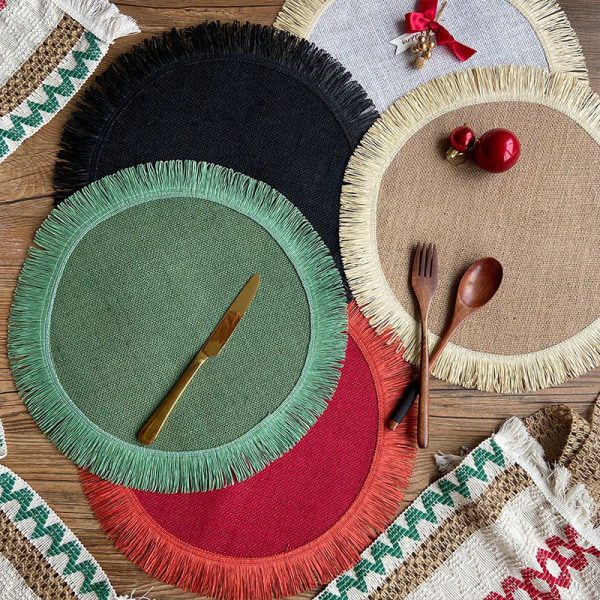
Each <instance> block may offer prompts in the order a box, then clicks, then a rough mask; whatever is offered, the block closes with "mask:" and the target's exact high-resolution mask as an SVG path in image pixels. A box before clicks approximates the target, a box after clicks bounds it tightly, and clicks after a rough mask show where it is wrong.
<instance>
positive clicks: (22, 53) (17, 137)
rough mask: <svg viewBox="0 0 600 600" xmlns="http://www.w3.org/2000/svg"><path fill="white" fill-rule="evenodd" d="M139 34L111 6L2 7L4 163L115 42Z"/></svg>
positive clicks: (98, 1)
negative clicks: (129, 35)
mask: <svg viewBox="0 0 600 600" xmlns="http://www.w3.org/2000/svg"><path fill="white" fill-rule="evenodd" d="M138 31H139V29H138V27H137V25H136V24H135V21H134V20H133V19H131V18H130V17H126V16H125V15H122V14H121V13H120V12H119V11H118V9H117V7H116V6H115V5H114V4H111V3H110V2H108V0H85V1H82V2H80V1H76V0H5V1H3V2H0V162H2V161H3V160H4V159H5V158H6V157H7V156H8V155H9V154H11V153H12V152H14V151H15V150H16V149H17V148H18V147H19V146H20V145H21V143H22V142H23V141H24V140H25V139H26V138H28V137H29V136H31V135H32V134H33V133H35V132H36V131H37V130H38V129H39V128H40V127H42V126H43V125H45V124H46V123H48V121H50V120H51V119H52V117H54V115H55V114H56V113H57V112H58V111H59V110H60V109H61V108H62V107H63V106H65V104H66V103H67V102H68V101H69V100H70V99H71V98H72V97H73V95H74V94H75V92H77V90H78V89H79V88H80V87H81V86H82V85H83V83H84V82H85V80H86V79H87V78H88V77H89V76H90V75H91V74H92V73H93V72H94V71H95V69H96V67H97V66H98V64H99V63H100V61H101V60H102V58H103V57H104V55H105V54H106V52H107V51H108V48H109V46H110V44H112V43H113V42H114V40H115V39H116V38H119V37H121V36H124V35H128V34H130V33H136V32H138Z"/></svg>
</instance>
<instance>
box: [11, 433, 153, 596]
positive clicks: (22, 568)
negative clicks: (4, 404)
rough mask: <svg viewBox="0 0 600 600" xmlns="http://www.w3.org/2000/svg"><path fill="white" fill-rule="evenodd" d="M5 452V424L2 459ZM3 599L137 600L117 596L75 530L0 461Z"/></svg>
mask: <svg viewBox="0 0 600 600" xmlns="http://www.w3.org/2000/svg"><path fill="white" fill-rule="evenodd" d="M5 457H6V441H5V437H4V430H3V428H2V424H1V423H0V458H5ZM0 598H2V600H127V599H130V600H133V596H118V595H117V593H116V592H115V590H114V588H113V587H112V585H111V583H110V581H109V580H108V578H107V576H106V574H105V573H104V571H103V570H102V568H101V567H100V565H99V564H98V563H97V562H96V560H95V559H94V557H93V556H92V555H91V554H90V553H89V552H88V551H87V550H86V548H85V547H84V546H83V544H82V543H81V542H80V541H79V539H78V538H77V537H76V536H75V534H74V533H73V532H72V531H71V530H70V529H69V528H68V527H67V526H66V525H65V524H64V523H63V521H62V520H61V519H60V517H59V516H58V515H57V514H56V513H55V512H54V511H53V510H52V509H51V508H50V507H49V506H48V504H46V502H45V501H44V499H43V498H42V497H40V496H39V495H38V494H37V493H36V492H35V490H33V489H32V488H31V486H29V484H28V483H26V482H25V481H23V479H21V478H20V477H19V476H18V475H17V474H16V473H13V471H11V470H10V469H9V468H7V467H6V466H4V465H0ZM144 598H146V600H148V597H147V596H144ZM140 600H142V599H141V598H140Z"/></svg>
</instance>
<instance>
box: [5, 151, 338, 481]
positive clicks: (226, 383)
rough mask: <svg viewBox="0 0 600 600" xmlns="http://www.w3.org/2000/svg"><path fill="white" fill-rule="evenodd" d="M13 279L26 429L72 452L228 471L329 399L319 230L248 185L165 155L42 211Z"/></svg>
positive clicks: (155, 473)
mask: <svg viewBox="0 0 600 600" xmlns="http://www.w3.org/2000/svg"><path fill="white" fill-rule="evenodd" d="M34 242H35V244H36V246H37V247H32V248H31V249H30V252H29V256H28V258H27V260H26V261H25V265H24V267H23V271H22V273H21V276H20V279H19V285H18V286H17V289H16V291H15V297H14V302H13V306H12V309H11V317H10V328H9V357H10V359H11V368H12V372H13V375H14V378H15V382H16V384H17V389H18V390H19V392H20V393H21V394H22V395H23V398H24V400H25V403H26V405H27V408H28V409H29V411H30V412H31V414H32V416H33V418H34V419H35V420H36V422H37V423H38V425H39V426H40V428H41V429H42V430H43V431H44V432H45V433H47V434H48V436H49V437H50V439H51V440H52V441H53V442H54V443H55V444H56V445H57V446H58V448H59V449H60V450H62V451H63V452H65V453H66V454H67V455H68V456H69V457H70V458H72V460H74V461H75V462H76V463H77V464H78V465H79V466H81V467H84V468H88V469H90V471H92V472H93V473H95V474H96V475H98V476H100V477H103V478H105V479H108V480H110V481H112V482H113V483H118V484H123V485H127V486H129V487H135V488H140V489H145V490H155V491H162V492H175V491H198V490H202V491H204V490H209V489H214V488H219V487H223V486H225V485H230V484H232V483H234V482H235V481H240V480H243V479H246V478H247V477H249V476H251V475H252V474H254V473H256V472H258V471H259V470H261V469H262V468H263V467H265V466H266V465H267V464H268V463H269V462H271V461H272V460H274V459H276V458H278V457H279V456H281V455H282V454H283V453H284V452H286V451H287V450H289V449H290V448H291V447H292V446H293V445H294V444H295V443H296V442H298V441H299V440H300V439H301V437H302V436H303V435H304V434H305V433H306V432H307V431H308V429H309V428H310V427H311V426H312V425H313V424H314V423H315V421H316V419H317V417H318V416H319V415H320V414H321V413H322V412H323V410H324V409H325V407H326V406H327V401H328V400H329V398H330V397H331V395H332V394H333V392H334V391H335V388H336V385H337V381H338V378H339V367H340V365H341V363H342V361H343V358H344V351H345V345H346V335H345V330H346V313H345V297H344V292H343V289H342V285H341V281H340V277H339V274H338V271H337V270H336V269H335V267H334V263H333V260H332V258H331V256H330V255H329V253H328V251H327V249H326V247H325V245H324V244H323V242H322V241H321V239H320V238H319V236H318V235H317V234H316V232H315V231H314V230H313V229H312V227H311V226H310V225H309V223H308V222H307V221H306V220H305V219H304V217H303V216H302V215H301V213H300V212H299V211H298V210H297V209H296V208H295V207H294V206H293V205H292V204H291V203H289V202H288V201H287V200H286V199H285V198H284V197H283V196H282V195H281V194H279V193H278V192H276V191H275V190H273V189H272V188H270V187H269V186H267V185H266V184H264V183H260V182H257V181H256V180H253V179H251V178H249V177H246V176H244V175H241V174H238V173H235V172H233V171H231V170H229V169H225V168H223V167H218V166H215V165H210V164H207V163H195V162H185V163H183V162H180V161H174V162H166V163H156V164H155V165H142V166H139V167H133V168H130V169H125V170H123V171H120V172H119V173H117V174H115V175H111V176H108V177H105V178H104V179H102V180H100V181H99V182H96V183H93V184H91V185H89V186H88V187H87V188H84V189H83V190H81V191H80V192H77V193H76V194H74V195H73V196H71V197H70V198H69V199H68V200H67V201H66V202H65V203H64V204H62V205H61V206H60V207H59V208H57V209H55V210H54V211H53V212H52V213H51V214H50V216H49V217H48V219H47V220H46V221H45V222H44V223H43V224H42V226H41V228H40V230H39V231H38V232H37V234H36V237H35V239H34ZM253 273H259V274H260V275H261V283H260V286H259V289H258V292H257V294H256V297H255V299H254V301H253V302H252V304H251V306H250V308H249V309H248V311H247V313H246V315H245V316H244V318H243V319H242V321H241V323H240V325H239V326H238V327H237V329H236V331H235V332H234V333H233V335H232V337H231V339H230V340H229V341H228V343H227V344H226V346H225V347H224V349H223V351H222V352H221V353H220V354H219V355H218V356H217V357H214V358H211V359H209V360H208V361H207V362H206V363H205V364H204V365H203V366H202V368H201V369H200V371H199V372H198V374H197V375H196V377H195V378H194V380H193V381H192V383H191V384H190V386H189V388H188V389H187V390H186V391H185V393H184V395H183V396H182V398H181V400H180V402H179V404H178V405H177V407H176V408H175V410H174V411H173V413H172V414H171V416H170V418H169V419H168V421H167V423H166V425H165V427H164V429H163V431H162V432H161V434H160V436H159V437H158V439H157V441H156V442H155V443H154V444H153V445H152V446H151V447H147V446H142V445H141V444H139V442H137V439H136V435H137V432H138V430H139V429H140V427H141V426H142V425H143V424H144V422H145V421H146V419H147V418H148V417H149V416H150V414H151V413H152V412H153V410H154V409H155V408H156V406H157V405H158V404H159V403H160V402H161V400H162V399H163V398H164V397H165V395H166V394H167V393H168V392H169V390H170V389H171V387H172V386H173V384H174V383H175V382H176V381H177V379H178V378H179V376H180V375H181V373H182V372H183V371H184V370H185V368H186V366H187V365H188V364H189V362H190V361H191V359H192V358H193V357H194V356H195V355H196V354H197V352H198V351H199V350H200V348H201V347H202V345H203V344H204V342H205V341H206V339H207V338H208V336H209V335H210V334H211V332H212V331H213V329H214V328H215V326H216V325H217V323H218V322H219V320H220V319H221V317H222V316H223V314H224V313H225V311H226V310H227V309H228V307H229V305H230V304H231V302H232V301H233V300H234V298H235V297H236V295H237V294H238V293H239V291H240V290H241V289H242V287H243V286H244V285H245V283H246V282H247V280H248V278H249V277H250V276H251V275H252V274H253Z"/></svg>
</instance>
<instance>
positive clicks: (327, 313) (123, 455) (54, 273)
mask: <svg viewBox="0 0 600 600" xmlns="http://www.w3.org/2000/svg"><path fill="white" fill-rule="evenodd" d="M189 195H199V196H201V197H204V198H207V199H210V200H213V201H215V202H218V203H220V204H223V205H224V206H228V207H230V208H232V209H234V210H237V211H238V212H240V213H242V214H245V215H246V216H249V217H250V218H253V219H256V220H257V221H258V222H259V223H260V224H261V225H262V226H263V227H265V229H267V231H269V233H270V234H271V235H272V236H273V237H274V239H275V240H276V241H277V243H278V244H279V245H280V246H281V247H282V249H283V250H284V252H286V254H287V255H288V256H289V257H290V260H291V261H292V262H293V263H294V265H295V266H296V268H297V270H298V275H299V277H300V279H301V280H302V283H303V285H304V289H305V290H306V295H307V298H308V303H309V306H310V314H311V342H310V346H309V352H308V356H307V360H306V363H305V365H304V370H303V374H302V377H303V381H305V383H304V385H303V387H301V388H294V390H293V391H292V393H291V394H290V396H288V398H287V400H285V401H283V402H282V404H281V405H280V406H279V407H278V408H277V409H276V410H275V411H274V412H273V413H271V414H269V415H268V416H267V417H265V419H263V420H262V421H261V422H260V423H258V424H257V425H256V426H255V427H254V428H253V429H251V430H250V431H248V432H247V433H246V434H244V435H243V436H241V437H240V438H238V439H236V440H233V441H231V442H229V443H227V444H224V445H222V446H219V447H217V448H211V449H207V450H198V451H194V452H173V453H169V452H164V451H158V450H153V449H151V448H147V447H143V446H141V445H133V444H126V443H125V442H122V441H121V440H118V439H117V438H115V437H113V436H111V435H109V434H107V433H106V432H104V431H102V430H100V429H99V428H98V427H97V426H96V425H95V424H94V423H92V422H91V421H89V420H88V419H87V417H85V415H83V413H82V412H81V411H80V410H79V409H78V408H77V407H76V406H75V405H74V404H73V403H72V402H71V401H70V400H69V398H68V397H67V395H66V393H65V392H64V390H63V389H62V388H61V387H60V382H59V380H58V376H57V375H56V372H55V371H54V367H53V365H52V357H51V354H50V348H49V341H48V335H49V333H48V332H49V320H50V313H51V309H52V302H53V301H54V293H55V290H56V287H57V286H58V282H59V280H60V276H61V272H62V269H63V268H64V264H65V263H66V261H67V260H68V256H69V255H70V253H71V251H72V250H73V248H74V247H75V246H76V244H77V243H78V241H79V240H80V239H81V237H82V235H84V234H85V231H84V229H85V230H86V231H87V230H89V229H90V228H92V227H94V226H95V225H96V224H97V223H99V222H101V221H102V220H104V219H106V218H109V217H110V216H112V215H114V214H116V213H118V212H120V211H121V210H124V209H126V208H129V207H130V206H134V205H135V204H138V203H140V202H143V201H149V200H151V199H153V198H158V197H161V198H162V197H178V196H179V197H181V196H184V197H185V196H189ZM34 244H35V246H33V247H31V248H30V249H29V253H28V256H27V258H26V260H25V264H24V266H23V270H22V271H21V274H20V276H19V284H18V286H17V289H16V290H15V294H14V301H13V304H12V307H11V312H10V319H9V330H8V348H9V359H10V365H11V370H12V374H13V377H14V380H15V383H16V386H17V390H18V391H19V393H20V394H21V395H22V397H23V400H24V401H25V404H26V406H27V408H28V409H29V411H30V413H31V415H32V416H33V418H34V419H35V420H36V422H37V424H38V425H39V427H40V428H41V429H42V431H44V432H45V433H46V434H47V435H48V437H49V438H50V439H51V440H52V441H53V442H54V444H56V446H57V447H58V448H59V449H60V450H61V451H63V452H64V453H65V454H67V456H69V457H70V458H71V459H72V460H73V461H74V462H75V463H77V464H78V465H80V466H83V467H85V468H89V469H90V470H91V471H93V472H94V473H96V474H97V475H99V476H101V477H104V478H106V479H109V480H111V481H114V482H115V483H119V484H123V485H129V486H131V487H135V488H142V489H145V490H156V491H162V492H166V491H170V492H175V491H183V492H185V491H196V490H203V491H204V490H209V489H214V488H218V487H224V486H226V485H231V484H233V483H234V482H235V481H241V480H243V479H246V478H247V477H250V476H251V475H253V474H254V473H256V472H258V471H260V470H261V469H262V468H264V467H265V466H266V465H268V464H269V463H270V462H271V461H273V460H274V459H276V458H278V457H279V456H281V455H282V454H283V453H284V452H286V451H287V450H289V449H290V448H292V447H293V446H294V444H296V442H298V441H299V440H300V439H301V438H302V436H303V435H304V434H306V432H307V431H308V430H309V429H310V427H312V425H314V423H315V422H316V420H317V418H318V417H319V416H320V415H321V413H322V412H323V411H324V410H325V408H326V407H327V402H328V400H329V398H331V396H332V394H333V392H334V391H335V389H336V387H337V383H338V380H339V376H340V368H341V365H342V364H343V360H344V353H345V349H346V339H347V336H346V328H347V316H346V301H345V293H344V290H343V287H342V284H341V279H340V275H339V271H338V270H337V269H336V268H335V266H334V263H333V259H332V258H331V256H330V254H329V252H328V251H327V248H326V247H325V245H324V244H323V242H322V241H321V239H320V238H319V236H318V234H317V233H316V232H315V231H314V229H312V227H311V226H310V224H309V223H308V222H307V221H306V219H304V217H303V216H302V214H301V213H300V211H298V209H297V208H296V207H294V206H293V205H292V204H291V203H290V202H288V201H287V200H286V199H285V198H284V196H283V195H281V194H280V193H279V192H277V191H276V190H274V189H272V188H271V187H269V186H268V185H267V184H265V183H262V182H259V181H256V180H254V179H252V178H250V177H247V176H245V175H242V174H240V173H236V172H234V171H232V170H231V169H226V168H224V167H220V166H217V165H211V164H208V163H196V162H193V161H186V162H183V161H172V162H163V163H161V162H159V163H156V164H155V165H151V164H148V165H140V166H137V167H131V168H129V169H124V170H122V171H120V172H119V173H116V174H115V175H110V176H108V177H105V178H103V179H101V180H100V181H98V182H95V183H92V184H91V185H89V186H88V187H87V188H85V189H84V190H81V191H80V192H78V193H76V194H74V195H73V196H71V197H70V198H69V199H68V201H66V202H65V203H63V204H62V205H61V206H60V207H58V208H57V209H55V210H54V211H52V213H50V215H49V217H48V218H47V219H46V220H45V221H44V222H43V223H42V225H41V227H40V229H39V230H38V232H37V233H36V235H35V238H34Z"/></svg>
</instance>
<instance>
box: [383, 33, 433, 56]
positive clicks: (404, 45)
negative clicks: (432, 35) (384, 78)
mask: <svg viewBox="0 0 600 600" xmlns="http://www.w3.org/2000/svg"><path fill="white" fill-rule="evenodd" d="M420 35H425V32H424V31H415V32H414V33H405V34H404V35H399V36H398V37H397V38H396V39H394V40H392V41H391V42H390V44H392V45H393V46H396V54H400V53H401V52H405V51H406V50H408V49H409V48H410V47H411V46H414V45H415V44H416V43H417V40H418V39H419V36H420Z"/></svg>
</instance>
